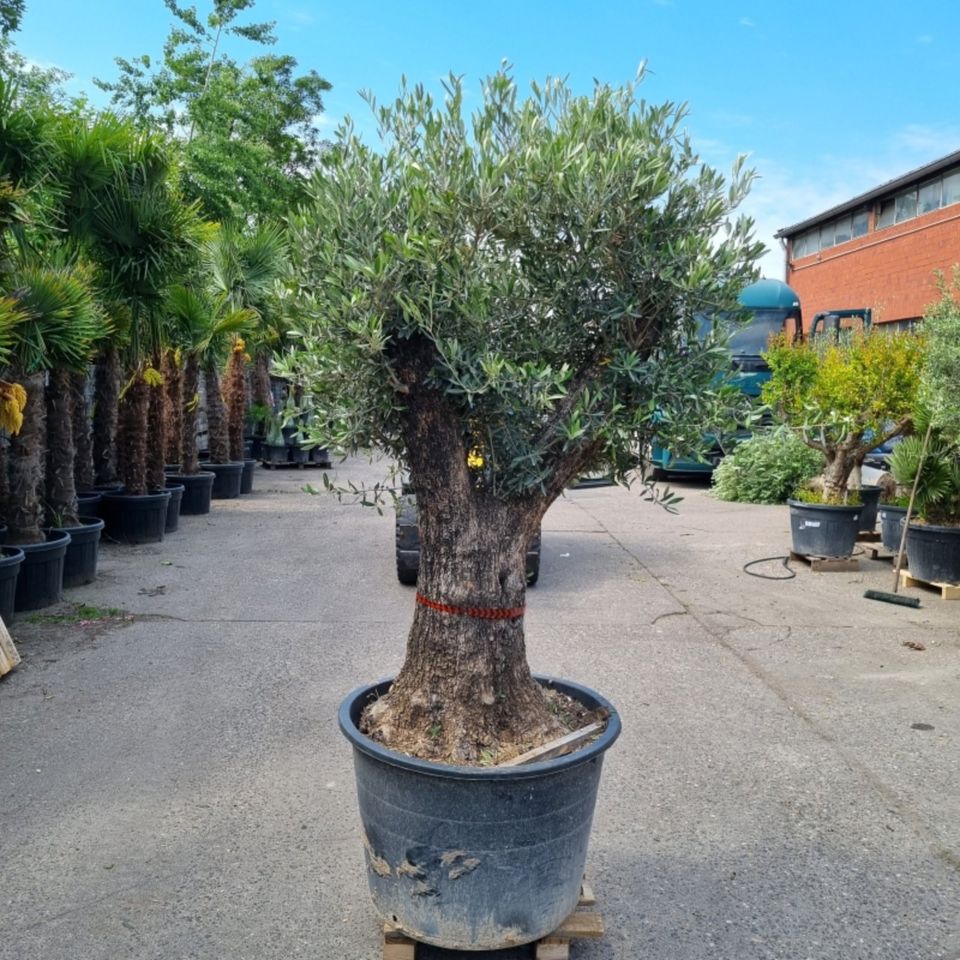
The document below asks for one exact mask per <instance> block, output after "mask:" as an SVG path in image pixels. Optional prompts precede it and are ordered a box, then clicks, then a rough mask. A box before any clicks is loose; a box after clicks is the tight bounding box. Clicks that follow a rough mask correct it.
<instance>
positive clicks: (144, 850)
mask: <svg viewBox="0 0 960 960" xmlns="http://www.w3.org/2000/svg"><path fill="white" fill-rule="evenodd" d="M336 472H337V474H338V475H339V477H340V478H341V479H344V478H351V479H354V480H359V479H364V478H366V479H372V478H374V477H378V476H380V474H381V471H380V469H379V466H378V465H371V464H369V463H367V462H366V461H363V460H350V461H348V462H347V463H346V464H343V465H341V466H340V467H339V468H338V469H337V471H336ZM309 480H314V482H316V475H315V474H310V473H307V472H303V473H301V472H296V471H290V472H276V473H270V472H266V471H262V470H261V471H259V472H258V474H257V479H256V484H257V492H256V493H255V494H253V495H252V496H250V497H245V498H243V499H241V500H238V501H232V502H220V503H216V504H215V507H214V511H213V512H212V513H211V514H210V515H209V516H207V517H185V518H183V519H182V520H181V523H180V530H179V532H177V533H175V534H172V535H170V536H169V537H168V538H167V540H166V541H165V542H164V543H162V544H158V545H154V546H144V547H139V548H129V547H126V548H122V547H118V546H111V545H107V546H105V547H104V548H103V550H102V559H101V577H100V579H99V580H98V582H97V583H96V584H94V585H92V586H90V587H87V588H82V589H78V590H74V591H70V593H69V594H68V599H69V600H71V601H75V602H80V601H82V602H85V603H87V604H91V605H95V606H97V607H100V608H107V607H116V608H122V609H123V610H124V611H127V612H129V614H131V615H133V619H132V620H122V619H121V620H114V621H107V622H93V623H76V622H68V623H53V624H35V623H30V622H28V621H27V619H26V618H23V617H21V618H19V619H18V620H17V621H16V622H15V623H14V626H13V633H14V637H15V639H16V641H17V643H18V647H19V649H20V652H21V653H22V655H23V658H24V659H23V663H22V664H21V666H20V667H18V668H17V669H16V670H15V671H14V672H13V673H12V674H10V675H9V676H7V677H6V678H4V679H3V680H2V681H0V958H2V960H128V958H129V960H134V958H135V960H188V958H189V960H194V958H196V960H201V958H202V960H221V958H223V960H290V958H299V957H303V958H318V960H320V958H323V960H333V958H348V960H375V958H379V957H380V940H379V936H378V925H377V922H376V919H375V916H374V913H373V910H372V908H371V905H370V902H369V899H368V896H367V892H366V879H365V875H364V866H363V859H362V850H361V844H360V839H359V826H358V820H357V814H356V807H355V800H354V784H353V773H352V763H351V756H350V751H349V749H348V747H347V744H346V742H345V741H344V740H343V738H342V737H341V735H340V734H339V732H338V730H337V725H336V710H337V706H338V704H339V702H340V700H341V698H342V696H343V695H344V694H345V693H346V692H347V691H348V690H350V689H352V688H353V687H355V686H357V685H359V684H361V683H363V682H366V681H369V680H371V679H374V678H378V677H381V676H384V675H386V674H389V673H391V672H392V671H394V670H396V668H397V667H398V666H399V664H400V660H401V656H402V652H403V643H404V637H405V633H406V629H407V626H408V622H409V620H410V617H411V613H412V609H413V591H412V590H411V589H410V588H405V587H402V586H400V585H399V584H398V583H397V581H396V578H395V575H394V567H393V554H392V550H393V521H392V517H391V516H390V515H385V516H379V515H378V514H377V513H376V512H375V511H373V510H364V509H362V508H360V507H356V506H348V505H341V504H338V503H337V501H336V500H335V499H333V498H331V497H329V496H320V497H313V498H311V497H308V496H306V495H304V494H302V493H301V492H300V486H301V484H302V483H303V482H304V481H309ZM683 492H684V493H685V496H686V499H685V501H684V502H683V504H682V505H681V508H680V511H681V512H680V515H679V516H670V515H668V514H666V513H665V512H664V511H662V510H661V509H659V508H656V507H652V506H650V505H649V504H645V503H642V502H641V501H640V498H639V495H638V493H637V492H630V491H624V490H620V489H614V488H601V489H592V490H580V491H574V492H571V493H570V494H569V495H568V496H567V497H566V498H564V499H563V500H561V501H560V502H558V503H557V504H556V505H555V506H553V507H552V508H551V510H550V512H549V514H548V515H547V517H546V520H545V522H544V535H543V559H542V568H541V578H540V583H539V585H538V586H537V587H536V588H535V589H533V590H532V591H531V592H530V594H529V597H528V604H529V611H528V616H527V620H526V625H527V637H528V647H529V656H530V660H531V663H532V665H533V667H534V668H535V669H536V670H538V671H541V672H544V673H552V674H555V675H559V676H564V677H569V678H572V679H576V680H579V681H582V682H584V683H586V684H588V685H590V686H593V687H595V688H596V689H598V690H600V691H601V692H603V693H604V694H605V695H606V696H608V697H609V698H610V699H611V700H612V701H613V702H614V703H615V704H616V705H617V706H618V708H619V710H620V711H621V713H622V716H623V722H624V733H623V736H622V737H621V739H620V740H619V742H618V743H617V744H616V745H615V746H614V748H613V749H612V750H611V751H610V753H609V754H608V755H607V757H606V760H605V766H604V775H603V782H602V785H601V792H600V800H599V806H598V810H597V815H596V819H595V823H594V833H593V839H592V846H591V852H590V856H589V860H588V871H589V874H590V876H591V878H592V881H593V885H594V887H595V890H596V892H597V895H598V897H599V901H600V907H601V909H602V911H603V914H604V916H605V919H606V924H607V936H606V938H605V939H604V940H602V941H596V942H590V941H581V942H577V943H576V944H575V945H574V948H573V956H574V957H575V958H581V960H599V958H618V960H620V958H623V960H627V958H630V960H633V958H651V960H653V958H656V960H807V958H809V960H860V958H871V960H880V958H884V960H936V958H946V960H957V958H958V957H960V788H958V785H960V710H958V702H960V697H958V691H960V640H958V624H960V616H958V615H960V603H956V602H947V601H942V600H940V599H939V597H938V596H937V595H935V594H933V593H927V592H924V593H923V594H922V599H923V606H922V607H921V608H920V609H909V608H904V607H898V606H892V605H889V604H884V603H876V602H871V601H868V600H865V599H863V597H862V594H863V590H864V589H865V587H867V586H873V587H877V588H879V589H889V588H890V567H889V564H883V563H879V562H875V561H866V562H864V563H863V569H862V570H861V572H859V573H831V574H814V573H811V572H810V570H808V569H806V568H799V569H797V572H796V577H795V578H794V579H792V580H786V581H778V582H775V581H771V580H760V579H754V578H751V577H748V576H746V575H744V574H743V572H742V571H741V566H742V565H743V564H744V563H746V562H747V561H749V560H752V559H755V558H758V557H768V556H772V555H777V554H783V553H785V552H786V550H787V547H788V545H789V527H788V519H787V513H786V508H783V507H755V506H745V505H739V504H726V503H720V502H718V501H715V500H713V499H711V498H710V497H709V496H708V495H707V493H706V490H705V489H704V488H703V487H702V486H701V487H696V486H692V487H688V488H687V489H686V490H684V491H683ZM762 569H764V570H765V571H766V572H768V573H770V574H773V575H777V574H778V573H783V568H782V567H779V568H778V566H777V564H776V563H771V564H769V565H766V566H765V567H763V568H762ZM912 593H913V594H914V595H916V594H917V592H916V591H912ZM907 642H913V643H916V644H918V645H922V647H923V649H922V650H917V649H913V648H911V647H909V646H906V645H905V644H906V643H907ZM419 956H420V957H421V958H422V960H444V958H447V957H451V956H452V955H451V954H447V953H444V952H442V951H437V950H431V949H423V950H421V951H420V953H419ZM460 956H478V955H477V954H466V955H460ZM495 956H496V957H498V958H500V960H508V958H518V957H528V956H531V951H530V950H529V948H525V949H523V950H516V951H509V952H504V953H500V954H496V955H495Z"/></svg>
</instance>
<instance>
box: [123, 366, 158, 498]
mask: <svg viewBox="0 0 960 960" xmlns="http://www.w3.org/2000/svg"><path fill="white" fill-rule="evenodd" d="M149 392H150V388H149V387H148V386H147V384H146V383H145V382H144V380H143V376H142V375H141V373H140V371H139V370H138V371H137V372H136V374H135V375H134V377H133V379H132V381H131V383H130V385H129V386H128V387H127V390H126V393H125V394H124V396H123V399H122V400H121V401H120V408H119V421H118V430H117V457H118V460H119V461H120V464H119V466H120V479H121V480H122V481H123V484H124V486H125V487H126V492H127V493H130V494H134V495H136V496H143V495H144V494H145V493H147V414H148V411H149V406H150V397H149Z"/></svg>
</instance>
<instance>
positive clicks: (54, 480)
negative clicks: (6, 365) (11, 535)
mask: <svg viewBox="0 0 960 960" xmlns="http://www.w3.org/2000/svg"><path fill="white" fill-rule="evenodd" d="M46 446H47V477H46V489H47V510H46V513H47V525H48V526H51V527H75V526H77V525H78V524H79V523H80V517H79V516H78V514H77V488H76V486H75V485H74V474H73V470H74V446H73V389H72V384H71V382H70V373H69V371H67V370H63V369H57V370H52V371H51V372H50V378H49V383H48V384H47V443H46Z"/></svg>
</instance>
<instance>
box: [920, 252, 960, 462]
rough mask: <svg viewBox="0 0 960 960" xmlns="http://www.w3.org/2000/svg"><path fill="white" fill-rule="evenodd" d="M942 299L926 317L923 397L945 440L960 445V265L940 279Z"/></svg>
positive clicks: (931, 308) (934, 422) (932, 307)
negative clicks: (950, 275) (949, 275)
mask: <svg viewBox="0 0 960 960" xmlns="http://www.w3.org/2000/svg"><path fill="white" fill-rule="evenodd" d="M937 285H938V288H939V290H940V299H939V300H938V301H937V302H936V303H935V304H932V305H931V306H930V307H929V308H928V309H927V312H926V313H925V314H924V317H923V328H922V329H923V333H924V335H925V337H926V341H927V356H926V362H925V364H924V367H923V372H922V374H921V381H920V382H921V394H922V397H923V400H924V405H925V406H926V407H927V409H928V410H929V411H930V419H931V420H932V421H933V425H934V427H936V428H937V430H938V432H939V434H940V435H941V437H942V438H943V439H944V440H946V441H947V442H948V443H951V444H953V445H954V446H960V389H958V386H960V266H956V267H954V270H953V276H952V278H951V279H950V280H949V281H948V280H947V279H946V278H945V277H944V276H942V275H941V276H939V277H938V278H937Z"/></svg>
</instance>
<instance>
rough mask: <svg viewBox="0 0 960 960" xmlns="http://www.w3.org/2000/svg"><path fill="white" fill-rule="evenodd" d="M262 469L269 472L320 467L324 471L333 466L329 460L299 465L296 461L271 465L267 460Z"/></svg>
mask: <svg viewBox="0 0 960 960" xmlns="http://www.w3.org/2000/svg"><path fill="white" fill-rule="evenodd" d="M260 466H261V467H266V468H267V470H293V469H297V470H310V469H313V468H315V467H319V468H320V469H322V470H329V469H330V468H331V466H333V464H331V463H330V461H329V460H323V461H321V462H320V463H297V462H296V461H294V460H288V461H286V462H285V463H269V462H268V461H266V460H261V461H260Z"/></svg>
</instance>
